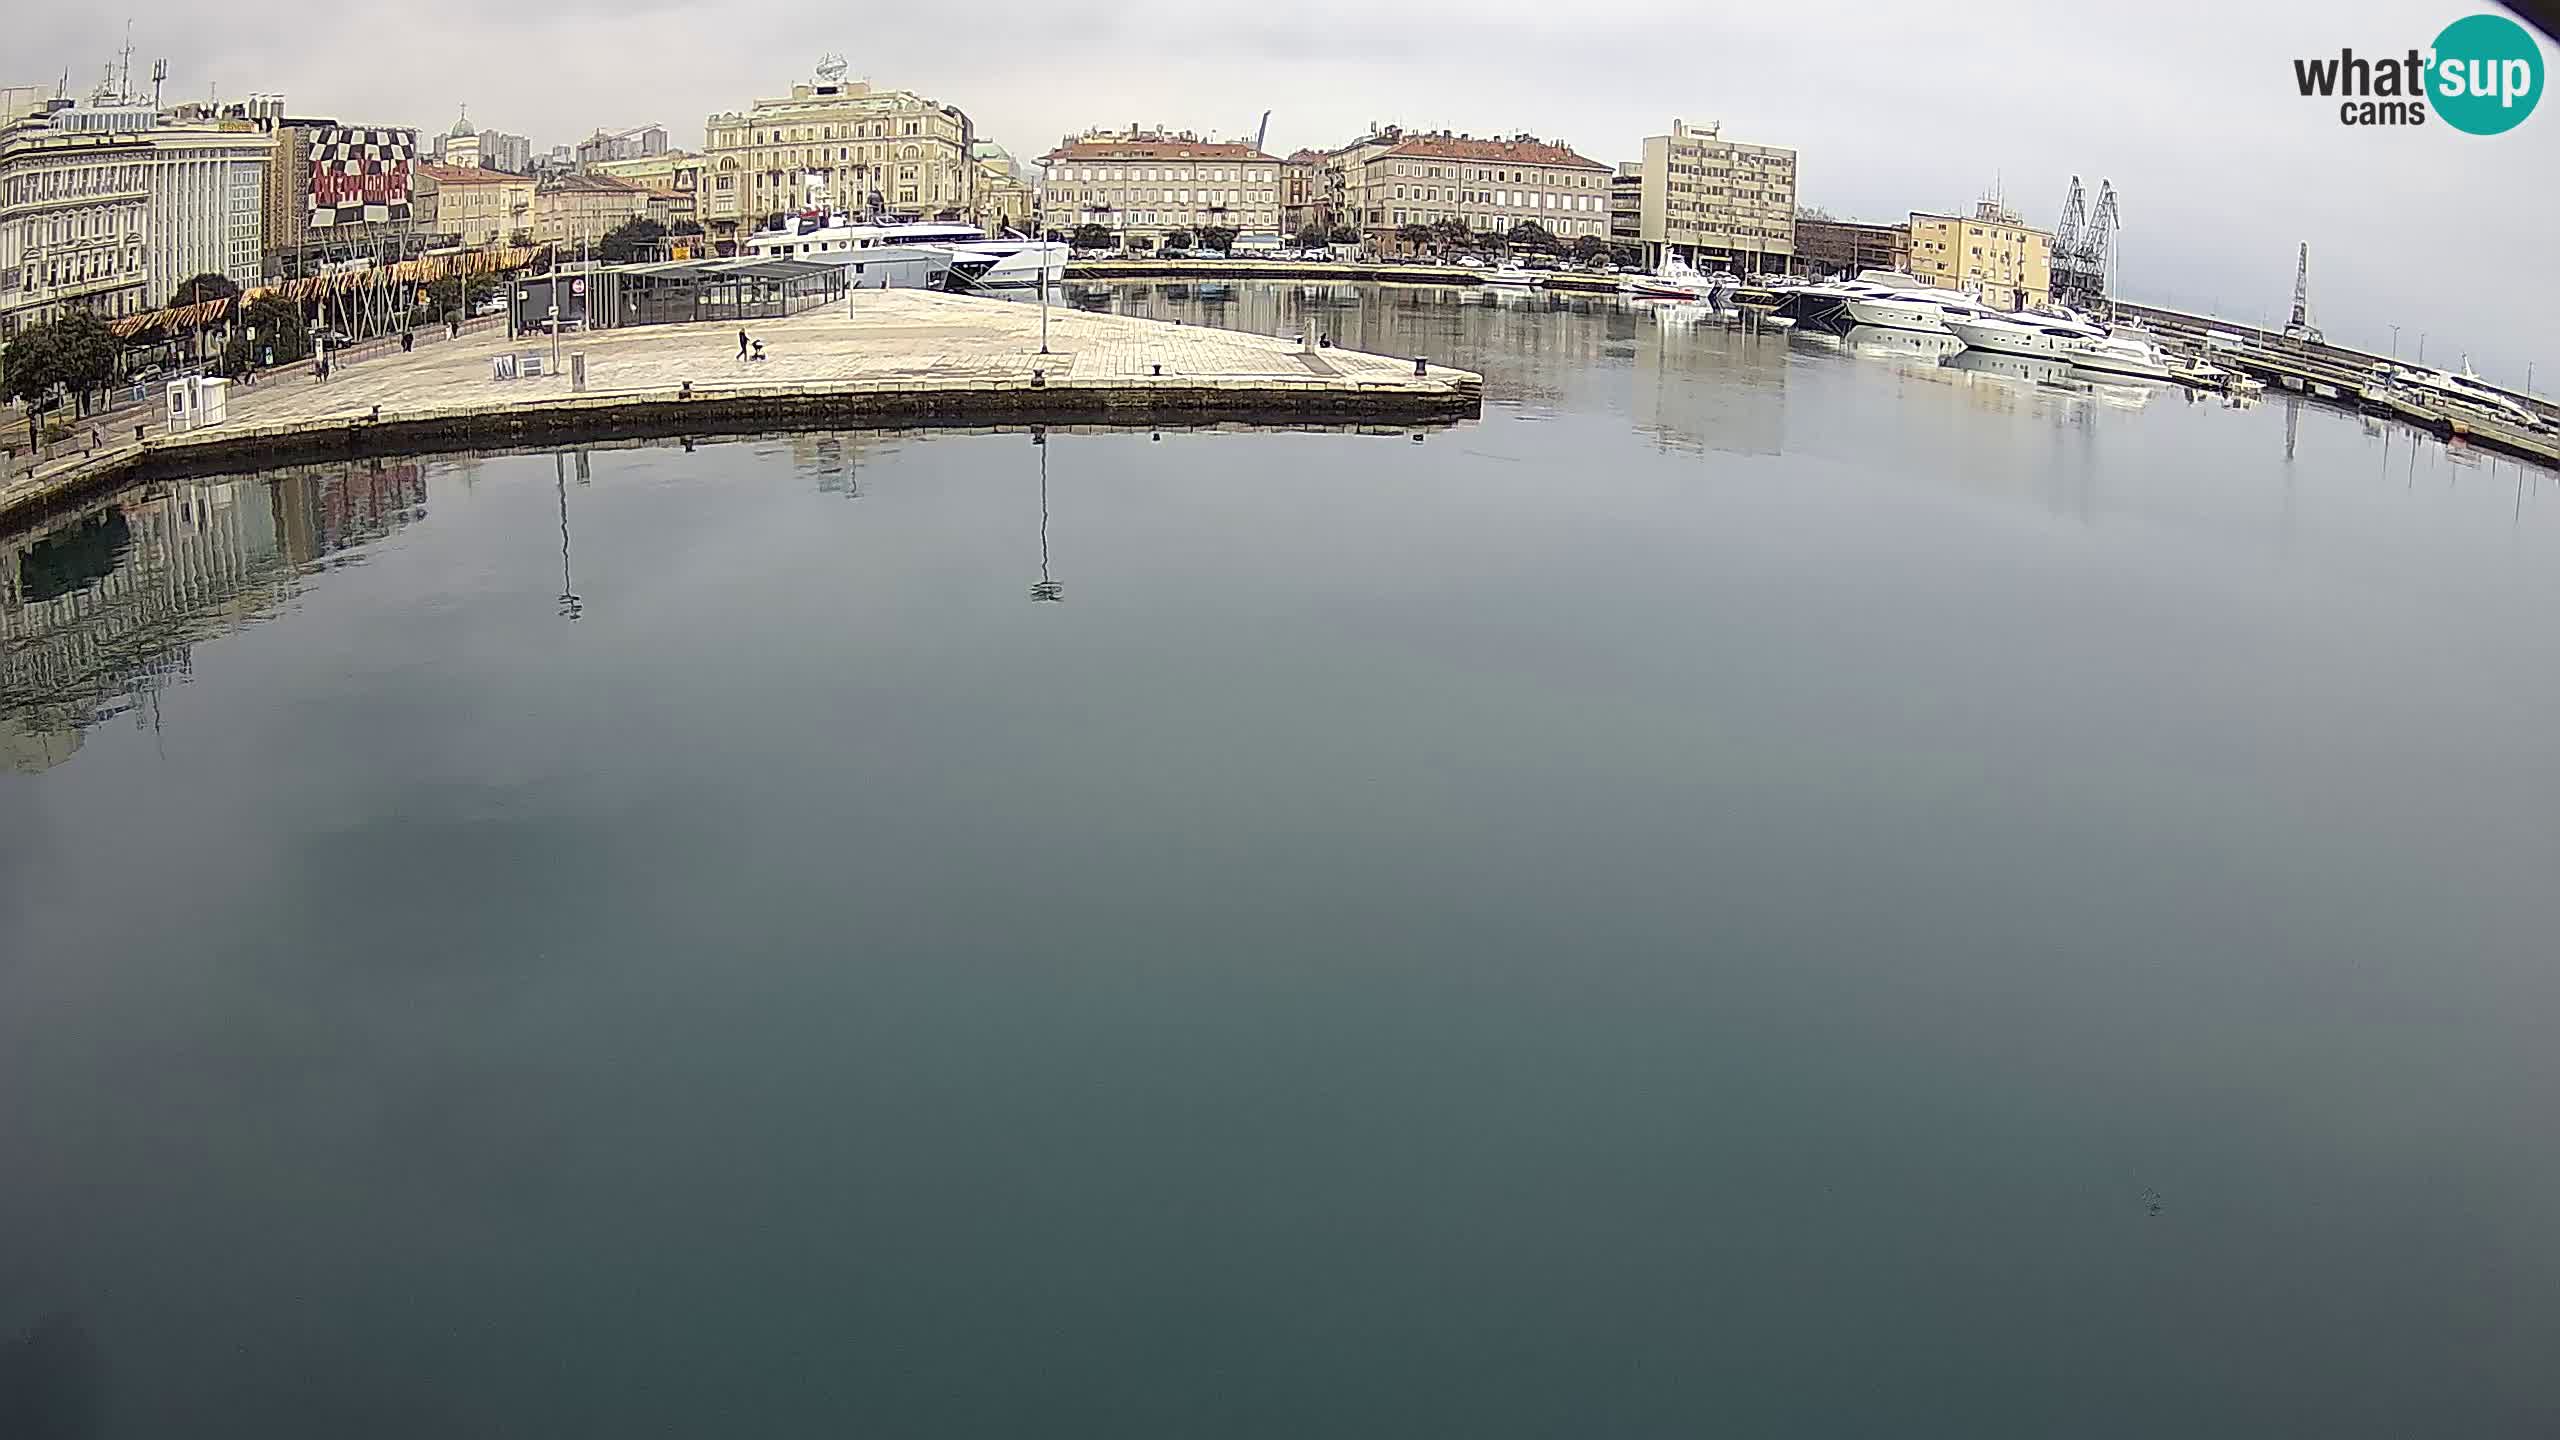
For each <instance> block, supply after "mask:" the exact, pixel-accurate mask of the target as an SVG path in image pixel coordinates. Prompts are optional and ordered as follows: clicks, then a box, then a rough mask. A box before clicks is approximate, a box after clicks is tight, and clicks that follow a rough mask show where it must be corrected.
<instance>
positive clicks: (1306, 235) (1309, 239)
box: [1298, 225, 1324, 250]
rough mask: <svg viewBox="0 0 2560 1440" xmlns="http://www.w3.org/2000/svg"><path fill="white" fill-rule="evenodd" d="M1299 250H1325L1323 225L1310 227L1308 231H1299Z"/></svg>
mask: <svg viewBox="0 0 2560 1440" xmlns="http://www.w3.org/2000/svg"><path fill="white" fill-rule="evenodd" d="M1298 248H1299V249H1301V250H1321V249H1323V248H1324V227H1323V226H1321V225H1310V226H1308V227H1307V228H1306V229H1304V230H1301V231H1299V232H1298Z"/></svg>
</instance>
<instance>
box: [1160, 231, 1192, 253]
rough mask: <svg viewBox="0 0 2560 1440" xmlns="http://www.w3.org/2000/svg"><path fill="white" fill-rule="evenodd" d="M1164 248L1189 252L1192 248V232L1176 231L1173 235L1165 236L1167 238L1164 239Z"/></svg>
mask: <svg viewBox="0 0 2560 1440" xmlns="http://www.w3.org/2000/svg"><path fill="white" fill-rule="evenodd" d="M1164 248H1166V249H1167V250H1188V249H1190V248H1191V232H1190V231H1188V230H1176V231H1174V232H1173V233H1171V234H1169V235H1167V236H1165V237H1164Z"/></svg>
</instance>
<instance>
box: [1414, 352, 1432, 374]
mask: <svg viewBox="0 0 2560 1440" xmlns="http://www.w3.org/2000/svg"><path fill="white" fill-rule="evenodd" d="M1430 369H1431V362H1429V361H1427V360H1425V359H1423V358H1422V357H1421V356H1419V355H1416V356H1414V357H1413V373H1414V374H1416V375H1422V374H1426V373H1428V372H1429V371H1430Z"/></svg>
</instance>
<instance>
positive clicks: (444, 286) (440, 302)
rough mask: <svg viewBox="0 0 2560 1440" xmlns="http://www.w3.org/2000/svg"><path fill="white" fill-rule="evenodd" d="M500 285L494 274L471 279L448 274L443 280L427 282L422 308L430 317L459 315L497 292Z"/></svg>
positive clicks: (476, 276)
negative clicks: (461, 278)
mask: <svg viewBox="0 0 2560 1440" xmlns="http://www.w3.org/2000/svg"><path fill="white" fill-rule="evenodd" d="M498 286H499V280H498V277H496V276H494V275H474V276H472V277H471V278H470V279H469V280H458V279H455V278H454V277H453V276H450V275H448V276H446V277H445V278H443V279H442V280H430V281H428V282H427V295H426V304H425V305H423V306H421V307H420V308H421V309H423V310H424V311H425V312H426V313H427V315H428V316H430V317H440V316H447V315H451V316H456V317H459V316H460V315H461V313H462V312H463V311H466V310H468V309H470V308H471V307H472V306H474V305H477V304H479V303H480V302H481V301H483V300H486V299H488V298H489V297H490V296H491V295H492V294H494V293H496V291H497V289H498Z"/></svg>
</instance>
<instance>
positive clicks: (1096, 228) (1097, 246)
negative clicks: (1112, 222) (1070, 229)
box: [1074, 223, 1111, 250]
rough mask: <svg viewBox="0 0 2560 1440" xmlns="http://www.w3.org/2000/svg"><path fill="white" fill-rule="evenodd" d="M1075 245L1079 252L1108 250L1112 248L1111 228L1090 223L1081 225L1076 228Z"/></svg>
mask: <svg viewBox="0 0 2560 1440" xmlns="http://www.w3.org/2000/svg"><path fill="white" fill-rule="evenodd" d="M1074 244H1075V247H1076V248H1077V249H1079V250H1108V249H1110V248H1111V231H1110V229H1109V227H1107V226H1102V225H1094V224H1090V223H1087V224H1083V225H1079V226H1077V227H1076V233H1075V236H1074Z"/></svg>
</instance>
